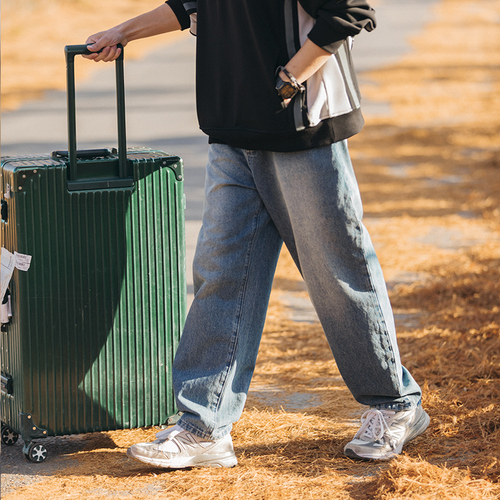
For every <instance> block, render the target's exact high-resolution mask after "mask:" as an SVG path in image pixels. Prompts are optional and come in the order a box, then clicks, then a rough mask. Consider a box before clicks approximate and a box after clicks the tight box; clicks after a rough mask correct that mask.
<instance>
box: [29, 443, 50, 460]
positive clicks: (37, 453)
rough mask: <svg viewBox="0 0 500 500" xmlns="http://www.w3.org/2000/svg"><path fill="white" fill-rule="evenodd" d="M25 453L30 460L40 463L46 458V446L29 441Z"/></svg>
mask: <svg viewBox="0 0 500 500" xmlns="http://www.w3.org/2000/svg"><path fill="white" fill-rule="evenodd" d="M25 455H26V458H27V459H28V460H30V461H31V462H35V463H40V462H43V461H44V460H45V459H46V458H47V448H45V446H44V445H43V444H40V443H31V444H30V447H29V448H28V453H25Z"/></svg>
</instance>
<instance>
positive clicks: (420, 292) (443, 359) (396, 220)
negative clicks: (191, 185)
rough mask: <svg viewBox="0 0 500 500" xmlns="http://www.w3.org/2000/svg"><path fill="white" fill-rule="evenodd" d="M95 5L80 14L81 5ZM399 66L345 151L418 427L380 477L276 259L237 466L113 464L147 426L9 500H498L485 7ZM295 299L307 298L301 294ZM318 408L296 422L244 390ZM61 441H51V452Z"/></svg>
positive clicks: (493, 8) (460, 5)
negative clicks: (361, 457) (294, 311)
mask: <svg viewBox="0 0 500 500" xmlns="http://www.w3.org/2000/svg"><path fill="white" fill-rule="evenodd" d="M88 1H90V0H88ZM435 13H436V16H435V21H434V22H433V23H432V24H431V25H430V26H429V27H428V28H427V29H426V30H425V32H424V33H423V34H422V35H420V36H419V37H418V38H416V39H415V40H414V45H415V47H416V51H415V53H414V54H411V55H410V56H408V57H406V58H405V59H404V60H403V61H402V62H401V63H399V64H397V65H394V66H392V67H388V68H385V69H382V70H380V71H377V72H374V73H373V74H372V75H370V77H371V79H372V81H373V84H372V85H371V86H370V87H369V88H367V89H365V93H367V94H369V96H370V98H372V99H380V100H386V101H390V102H391V104H392V106H393V111H394V113H393V116H391V117H388V118H387V117H386V118H381V119H375V118H373V119H371V120H370V121H369V124H368V125H367V127H366V128H365V130H364V132H363V133H362V134H360V135H359V136H358V137H356V138H354V139H353V140H352V141H351V151H352V155H353V159H354V162H355V167H356V171H357V174H358V178H359V181H360V187H361V190H362V195H363V199H364V203H365V215H366V217H365V220H366V224H367V226H368V227H369V229H370V232H371V234H372V237H373V240H374V242H375V245H376V247H377V251H378V254H379V257H380V260H381V262H382V265H383V268H384V271H385V273H386V278H387V280H388V282H389V283H392V282H398V283H399V284H397V285H396V286H394V287H392V288H391V292H390V293H391V300H392V303H393V306H394V309H395V312H396V313H397V323H398V331H399V338H400V347H401V354H402V359H403V362H404V364H405V366H407V367H408V368H409V369H410V370H411V372H412V373H413V375H414V376H415V378H416V379H417V380H418V381H419V382H420V383H421V384H422V385H423V386H424V389H425V392H424V405H425V408H426V410H427V411H428V412H429V414H430V416H431V426H430V428H429V430H428V431H427V432H426V433H425V434H424V435H423V436H421V437H419V438H417V439H416V440H415V441H413V442H412V443H410V444H409V445H408V446H407V447H406V449H405V453H404V454H403V456H401V457H399V458H398V459H396V460H393V461H391V462H390V463H381V464H379V463H357V462H353V461H351V460H349V459H347V458H345V457H343V455H342V448H343V446H344V444H345V443H346V442H347V441H348V440H349V438H350V437H351V436H352V434H353V432H354V431H355V429H356V420H357V418H358V417H359V415H360V412H361V411H362V409H361V408H360V407H359V405H357V404H356V403H355V402H354V401H353V400H352V397H351V396H350V394H349V393H348V391H347V389H346V388H345V386H344V385H343V383H342V381H341V379H340V377H339V374H338V371H337V369H336V366H335V364H334V362H333V360H332V357H331V354H330V352H329V349H328V346H327V345H326V342H325V340H324V337H323V334H322V332H321V328H320V326H319V325H318V324H308V323H295V322H292V321H291V320H290V319H289V318H288V317H287V314H286V308H284V307H283V304H282V302H281V297H282V294H283V293H286V292H289V291H290V290H293V291H295V292H297V293H300V290H302V289H303V288H302V285H301V282H300V276H298V274H297V272H296V270H295V269H294V266H293V264H292V262H291V259H290V257H289V255H288V254H286V253H284V254H283V256H282V259H281V260H280V264H279V268H278V273H277V278H276V280H275V286H274V291H273V295H272V300H271V305H270V309H269V314H268V319H267V322H266V329H265V334H264V338H263V341H262V347H261V352H260V355H259V359H258V365H257V370H256V373H255V377H254V381H253V385H252V390H251V392H250V395H249V401H248V405H247V409H246V410H245V412H244V414H243V416H242V418H241V420H240V421H239V422H238V423H237V424H236V426H235V429H234V432H233V437H234V443H235V447H236V452H237V455H238V459H239V463H240V465H239V466H238V467H236V468H234V469H227V470H217V469H214V470H212V469H200V470H184V471H172V472H167V471H163V470H160V469H149V468H144V467H143V466H142V465H140V464H138V463H137V464H136V463H134V462H131V461H129V460H128V459H126V457H125V451H126V448H127V447H128V446H129V445H130V444H132V443H134V442H137V441H144V440H149V439H151V438H152V437H153V435H154V432H155V431H154V430H153V429H139V430H132V431H116V432H109V433H103V434H101V435H89V436H88V439H87V440H85V442H84V443H81V444H79V445H78V446H75V447H74V449H72V450H70V452H69V453H68V454H67V456H66V460H67V468H66V469H63V470H61V472H60V473H59V474H58V475H57V476H55V477H52V478H49V479H47V480H45V481H42V482H39V483H36V484H32V485H30V486H26V487H24V488H20V489H19V490H17V491H16V492H15V493H13V494H11V495H7V496H6V497H5V498H6V500H9V499H16V500H17V499H26V500H30V499H38V498H41V497H43V498H48V497H53V498H68V499H70V498H71V499H72V498H75V499H77V498H78V499H85V498H109V497H113V498H135V499H143V498H144V499H146V498H147V499H151V498H169V499H170V498H172V499H189V500H192V499H200V500H202V499H203V500H206V499H213V498H220V499H221V500H224V499H240V498H241V499H248V498H251V499H263V500H268V499H269V500H272V499H277V498H280V499H281V498H286V499H301V500H303V499H311V500H313V499H332V498H334V499H344V498H345V499H354V500H365V499H366V500H368V499H380V500H393V499H434V498H441V499H443V500H449V499H467V500H469V499H479V498H481V499H490V498H491V499H493V498H499V497H500V484H499V481H498V478H499V476H500V434H499V433H500V383H499V379H500V314H499V312H500V300H499V297H500V293H499V292H500V176H499V170H500V149H499V144H500V110H499V109H498V106H499V100H498V90H499V82H500V78H499V74H498V72H499V68H500V64H499V57H500V30H499V27H498V23H497V22H496V21H495V19H498V18H499V17H500V2H499V1H498V0H480V1H476V2H472V1H471V0H442V1H441V3H440V4H439V5H438V8H437V9H436V10H435ZM302 293H305V292H302ZM266 386H272V387H276V388H279V389H280V390H281V391H282V392H283V394H285V395H286V394H288V395H290V396H291V397H293V395H294V394H297V393H309V394H314V395H317V396H318V397H319V398H320V400H321V404H320V405H314V406H311V407H310V408H306V409H304V410H302V411H291V410H287V411H286V410H284V409H280V408H279V406H277V405H266V404H265V402H263V401H262V399H260V398H259V397H258V394H257V392H256V391H257V390H259V389H260V388H262V387H266ZM61 439H63V438H61Z"/></svg>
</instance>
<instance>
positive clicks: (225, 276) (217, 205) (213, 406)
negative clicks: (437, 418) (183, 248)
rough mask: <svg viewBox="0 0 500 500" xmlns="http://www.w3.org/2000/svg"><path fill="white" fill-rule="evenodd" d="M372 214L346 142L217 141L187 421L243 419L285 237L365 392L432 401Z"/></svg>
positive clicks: (186, 392)
mask: <svg viewBox="0 0 500 500" xmlns="http://www.w3.org/2000/svg"><path fill="white" fill-rule="evenodd" d="M362 215H363V210H362V204H361V197H360V193H359V189H358V185H357V181H356V178H355V174H354V171H353V168H352V165H351V161H350V157H349V152H348V149H347V143H346V141H343V142H338V143H335V144H333V145H331V146H327V147H322V148H318V149H312V150H307V151H300V152H292V153H278V152H270V151H249V150H241V149H237V148H232V147H230V146H226V145H222V144H212V145H211V146H210V149H209V159H208V165H207V172H206V184H205V208H204V213H203V225H202V228H201V231H200V235H199V238H198V244H197V249H196V254H195V259H194V264H193V269H194V293H195V297H194V301H193V303H192V306H191V308H190V311H189V313H188V316H187V319H186V324H185V328H184V332H183V334H182V336H181V340H180V344H179V347H178V350H177V353H176V357H175V362H174V373H173V377H174V390H175V394H176V398H177V404H178V408H179V410H180V411H182V412H184V413H183V416H182V418H181V420H180V422H179V424H180V425H181V427H183V428H184V429H186V430H189V431H190V432H192V433H193V434H195V435H198V436H200V437H204V438H208V439H218V438H221V437H222V436H224V435H226V434H227V433H229V432H230V430H231V428H232V424H233V423H234V422H236V421H237V420H238V418H239V417H240V415H241V412H242V411H243V407H244V405H245V401H246V396H247V392H248V389H249V386H250V381H251V378H252V375H253V371H254V368H255V362H256V358H257V352H258V349H259V344H260V341H261V336H262V330H263V328H264V321H265V317H266V311H267V307H268V302H269V296H270V293H271V287H272V282H273V276H274V272H275V268H276V264H277V261H278V257H279V254H280V250H281V246H282V243H283V242H285V244H286V246H287V248H288V249H289V251H290V253H291V255H292V257H293V259H294V261H295V263H296V264H297V266H298V268H299V270H300V272H301V274H302V276H303V278H304V281H305V283H306V285H307V289H308V292H309V295H310V298H311V301H312V303H313V305H314V307H315V309H316V312H317V314H318V317H319V319H320V321H321V325H322V327H323V329H324V332H325V335H326V338H327V340H328V343H329V345H330V348H331V350H332V353H333V355H334V358H335V361H336V363H337V366H338V368H339V370H340V373H341V375H342V377H343V379H344V381H345V383H346V385H347V387H348V388H349V390H350V391H351V393H352V394H353V396H354V398H355V399H356V400H357V401H358V402H360V403H362V404H365V405H370V406H376V407H379V408H393V409H396V410H403V409H408V408H411V407H414V406H416V405H417V404H418V403H419V402H420V398H421V390H420V388H419V386H418V385H417V383H416V382H415V381H414V379H413V378H412V377H411V375H410V373H409V372H408V371H407V370H406V369H405V368H404V367H403V366H402V365H401V361H400V356H399V349H398V345H397V340H396V332H395V326H394V318H393V314H392V310H391V305H390V302H389V298H388V295H387V288H386V284H385V281H384V277H383V275H382V270H381V268H380V265H379V262H378V259H377V257H376V254H375V251H374V249H373V245H372V243H371V240H370V237H369V235H368V232H367V230H366V229H365V227H364V226H363V224H362V222H361V219H362Z"/></svg>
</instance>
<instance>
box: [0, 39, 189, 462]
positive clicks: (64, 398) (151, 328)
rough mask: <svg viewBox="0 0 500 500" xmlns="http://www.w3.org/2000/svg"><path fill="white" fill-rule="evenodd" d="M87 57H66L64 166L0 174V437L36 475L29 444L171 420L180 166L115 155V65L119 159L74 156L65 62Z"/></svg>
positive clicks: (157, 156) (49, 160)
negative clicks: (18, 446) (17, 447)
mask: <svg viewBox="0 0 500 500" xmlns="http://www.w3.org/2000/svg"><path fill="white" fill-rule="evenodd" d="M85 51H86V47H85V46H68V47H66V57H67V62H68V124H69V149H68V150H69V154H67V153H65V152H57V153H53V154H52V155H50V156H49V155H47V156H43V157H42V156H40V157H10V158H2V164H1V171H0V190H1V192H0V197H1V202H2V221H1V230H0V238H1V247H2V293H3V292H4V291H5V290H4V288H5V286H6V285H8V289H7V291H6V292H5V293H3V297H2V299H3V300H2V302H3V304H2V312H3V313H4V314H2V322H3V324H2V333H1V339H2V345H1V371H2V373H1V382H2V403H1V410H2V414H1V415H2V435H1V436H2V442H3V443H4V444H7V445H9V444H14V443H15V442H16V440H17V438H18V435H20V436H21V438H22V439H23V441H24V447H23V452H24V453H25V454H26V456H27V457H28V458H29V459H30V460H32V461H35V462H41V461H43V460H45V458H46V456H47V450H46V447H45V446H44V445H43V442H42V443H40V442H38V441H34V440H36V439H39V438H43V437H47V436H56V435H66V434H75V433H86V432H94V431H105V430H113V429H126V428H127V429H128V428H136V427H143V426H150V425H158V424H163V423H165V422H166V421H167V420H168V419H169V417H171V416H172V415H173V414H175V412H176V406H175V399H174V395H173V390H172V379H171V374H172V363H173V357H174V352H175V349H176V347H177V344H178V340H179V337H180V334H181V330H182V327H183V323H184V319H185V314H186V275H185V234H184V204H185V202H184V192H183V170H182V168H183V167H182V160H181V159H180V158H179V157H176V156H171V155H168V154H166V153H164V152H161V151H155V150H150V149H129V150H126V146H125V120H124V89H123V59H122V58H123V55H122V56H121V57H120V59H119V60H118V61H117V63H116V69H117V95H118V115H119V119H118V122H119V126H118V136H119V140H118V154H116V150H91V151H84V152H77V150H76V139H75V137H76V127H75V100H74V99H75V97H74V79H73V59H74V56H75V55H76V54H81V53H85ZM66 155H67V156H68V157H69V159H68V157H65V156H66ZM26 256H28V257H26ZM30 257H31V262H30V263H29V260H30ZM12 266H17V267H14V269H13V270H12ZM28 266H29V268H28ZM10 273H11V274H10Z"/></svg>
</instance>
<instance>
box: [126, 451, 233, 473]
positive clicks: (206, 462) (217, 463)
mask: <svg viewBox="0 0 500 500" xmlns="http://www.w3.org/2000/svg"><path fill="white" fill-rule="evenodd" d="M127 456H128V457H129V458H132V459H134V460H137V461H138V462H142V463H144V464H148V465H154V466H155V467H162V468H164V469H187V468H190V467H227V468H229V467H235V466H236V465H238V459H237V458H236V456H235V455H234V453H229V452H228V453H225V454H221V455H214V456H205V457H204V458H203V459H201V457H191V458H186V459H185V460H182V461H176V460H168V459H159V458H148V457H141V456H140V455H134V453H133V452H132V451H131V450H130V449H128V450H127Z"/></svg>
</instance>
